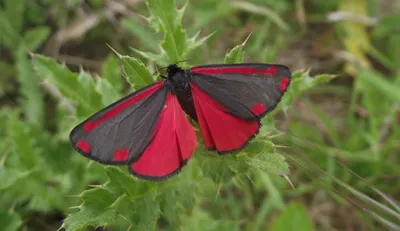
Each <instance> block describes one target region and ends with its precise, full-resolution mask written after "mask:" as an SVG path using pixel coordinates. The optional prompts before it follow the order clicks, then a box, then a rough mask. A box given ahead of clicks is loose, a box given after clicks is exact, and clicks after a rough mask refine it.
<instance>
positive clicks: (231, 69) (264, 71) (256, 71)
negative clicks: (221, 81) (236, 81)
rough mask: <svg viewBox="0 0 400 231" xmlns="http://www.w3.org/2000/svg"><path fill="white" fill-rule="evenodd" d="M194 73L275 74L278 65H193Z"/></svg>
mask: <svg viewBox="0 0 400 231" xmlns="http://www.w3.org/2000/svg"><path fill="white" fill-rule="evenodd" d="M190 70H191V71H192V72H194V73H198V74H210V75H213V74H243V75H251V74H264V75H275V74H276V67H275V66H269V67H268V68H266V69H259V68H252V67H193V68H191V69H190Z"/></svg>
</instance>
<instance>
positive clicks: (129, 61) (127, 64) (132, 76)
mask: <svg viewBox="0 0 400 231" xmlns="http://www.w3.org/2000/svg"><path fill="white" fill-rule="evenodd" d="M120 58H121V61H122V66H123V70H124V73H125V75H124V76H125V78H126V80H127V81H128V82H129V84H130V85H131V86H132V88H134V89H140V88H142V87H145V86H147V85H149V84H150V83H152V82H154V78H153V76H152V75H151V73H150V71H149V70H148V69H147V67H146V66H145V65H144V64H143V63H142V62H141V61H140V60H139V59H135V58H133V57H129V56H121V57H120Z"/></svg>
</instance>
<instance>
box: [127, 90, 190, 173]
mask: <svg viewBox="0 0 400 231" xmlns="http://www.w3.org/2000/svg"><path fill="white" fill-rule="evenodd" d="M156 128H157V130H156V132H155V133H153V136H152V141H151V143H150V144H149V146H147V148H146V149H145V151H144V152H143V154H142V155H141V156H140V158H139V159H138V160H137V161H135V162H133V163H132V164H131V165H130V167H131V170H132V171H133V172H134V173H135V174H138V175H141V176H145V177H154V178H162V177H165V176H167V175H169V174H171V173H173V172H175V171H176V170H178V169H179V168H180V167H181V166H182V165H183V164H184V162H185V161H186V160H188V159H189V157H190V156H191V154H192V153H193V151H194V148H195V147H196V143H197V139H196V134H195V133H194V130H193V128H192V126H191V125H190V123H189V122H188V121H187V119H186V117H185V114H184V113H183V110H182V108H181V107H180V105H179V102H178V100H177V98H176V96H174V95H172V94H171V93H169V94H168V96H167V99H166V101H165V105H164V108H163V110H162V111H161V115H160V117H159V119H158V121H157V125H156Z"/></svg>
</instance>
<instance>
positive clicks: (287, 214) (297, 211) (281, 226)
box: [268, 203, 315, 231]
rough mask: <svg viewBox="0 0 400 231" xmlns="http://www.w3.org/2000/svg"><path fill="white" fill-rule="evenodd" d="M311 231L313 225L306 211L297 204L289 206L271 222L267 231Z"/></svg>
mask: <svg viewBox="0 0 400 231" xmlns="http://www.w3.org/2000/svg"><path fill="white" fill-rule="evenodd" d="M298 230H301V231H313V230H315V229H314V225H313V224H312V222H311V219H310V218H309V217H308V214H307V211H306V210H305V208H304V207H303V206H302V205H301V204H299V203H291V204H289V205H288V206H287V207H286V209H285V211H284V212H283V213H282V214H281V215H280V216H279V217H278V218H277V219H275V220H274V221H273V223H272V224H271V226H270V227H269V229H268V231H298Z"/></svg>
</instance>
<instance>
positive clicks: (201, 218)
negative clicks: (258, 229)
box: [181, 206, 240, 231]
mask: <svg viewBox="0 0 400 231" xmlns="http://www.w3.org/2000/svg"><path fill="white" fill-rule="evenodd" d="M183 216H184V217H185V218H184V219H182V220H183V225H182V226H183V227H182V229H181V230H182V231H232V230H240V229H239V227H240V221H235V220H233V221H231V220H218V219H215V218H213V217H212V216H210V214H209V213H207V212H206V211H204V210H202V209H201V208H200V206H199V207H195V208H194V209H193V211H192V213H191V214H190V215H183Z"/></svg>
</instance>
